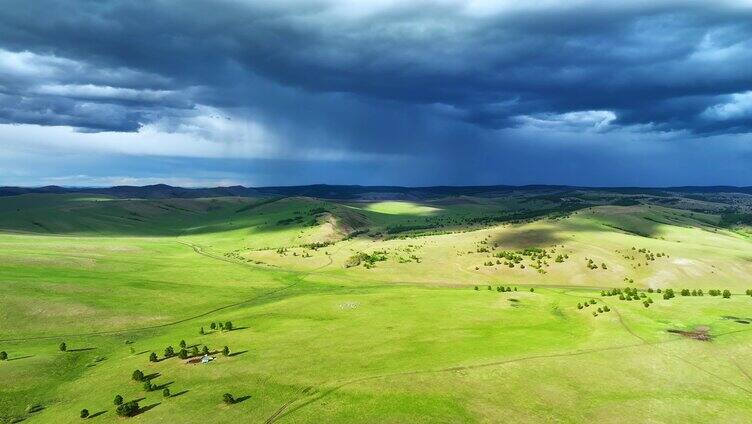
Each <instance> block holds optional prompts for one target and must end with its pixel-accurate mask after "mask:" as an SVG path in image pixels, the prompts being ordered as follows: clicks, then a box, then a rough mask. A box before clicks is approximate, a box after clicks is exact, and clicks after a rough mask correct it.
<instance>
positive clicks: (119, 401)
mask: <svg viewBox="0 0 752 424" xmlns="http://www.w3.org/2000/svg"><path fill="white" fill-rule="evenodd" d="M112 403H114V404H115V405H116V406H117V405H122V404H123V397H122V396H120V395H115V399H113V400H112Z"/></svg>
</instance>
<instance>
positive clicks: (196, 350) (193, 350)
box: [191, 346, 198, 356]
mask: <svg viewBox="0 0 752 424" xmlns="http://www.w3.org/2000/svg"><path fill="white" fill-rule="evenodd" d="M191 356H198V346H193V349H191Z"/></svg>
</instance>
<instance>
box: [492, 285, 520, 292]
mask: <svg viewBox="0 0 752 424" xmlns="http://www.w3.org/2000/svg"><path fill="white" fill-rule="evenodd" d="M496 291H497V292H500V293H503V292H511V291H512V288H511V287H509V286H506V288H505V287H504V286H496ZM514 291H517V287H515V288H514Z"/></svg>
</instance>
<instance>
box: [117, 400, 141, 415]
mask: <svg viewBox="0 0 752 424" xmlns="http://www.w3.org/2000/svg"><path fill="white" fill-rule="evenodd" d="M138 410H139V406H138V402H137V401H135V400H131V401H128V402H125V403H123V404H121V405H118V407H117V408H115V412H116V413H117V414H118V415H119V416H121V417H132V416H134V415H136V414H138Z"/></svg>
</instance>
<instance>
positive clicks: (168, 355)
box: [164, 346, 175, 358]
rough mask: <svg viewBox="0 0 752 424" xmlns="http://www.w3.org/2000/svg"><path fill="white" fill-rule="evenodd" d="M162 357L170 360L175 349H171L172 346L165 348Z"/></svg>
mask: <svg viewBox="0 0 752 424" xmlns="http://www.w3.org/2000/svg"><path fill="white" fill-rule="evenodd" d="M164 356H165V358H172V357H173V356H175V349H173V348H172V346H167V347H166V348H165V350H164Z"/></svg>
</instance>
